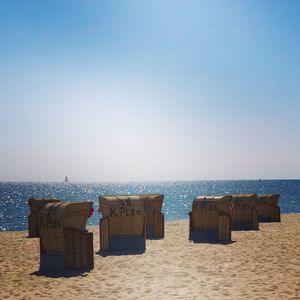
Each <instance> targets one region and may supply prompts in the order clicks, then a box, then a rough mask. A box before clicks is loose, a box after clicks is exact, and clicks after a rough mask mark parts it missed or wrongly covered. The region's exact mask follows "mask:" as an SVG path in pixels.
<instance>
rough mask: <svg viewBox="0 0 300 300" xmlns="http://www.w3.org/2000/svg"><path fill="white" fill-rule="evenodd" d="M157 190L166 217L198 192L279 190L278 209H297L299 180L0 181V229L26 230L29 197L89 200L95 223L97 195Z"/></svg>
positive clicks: (177, 213)
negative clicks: (92, 208)
mask: <svg viewBox="0 0 300 300" xmlns="http://www.w3.org/2000/svg"><path fill="white" fill-rule="evenodd" d="M142 193H147V194H150V193H159V194H164V195H165V200H164V206H163V212H164V214H165V218H166V220H167V221H168V220H178V219H186V218H188V212H189V211H190V208H191V204H192V201H193V199H194V197H195V196H198V195H223V194H240V193H257V194H271V193H279V194H280V202H279V205H280V207H281V212H282V213H300V180H224V181H222V180H216V181H172V182H171V181H170V182H168V181H165V182H129V183H118V182H115V183H113V182H112V183H39V182H31V183H25V182H19V183H17V182H15V183H14V182H2V183H0V231H5V230H26V229H27V216H28V213H29V207H28V205H27V201H28V199H29V198H32V197H39V198H46V197H57V198H59V199H60V200H61V201H83V200H90V201H93V203H94V204H93V207H94V210H95V212H94V214H93V216H92V217H91V218H90V219H89V221H88V224H89V225H96V224H98V222H99V218H100V215H99V213H98V208H99V196H100V195H127V194H142Z"/></svg>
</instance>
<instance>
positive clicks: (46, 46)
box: [0, 0, 300, 181]
mask: <svg viewBox="0 0 300 300" xmlns="http://www.w3.org/2000/svg"><path fill="white" fill-rule="evenodd" d="M299 15H300V1H293V0H291V1H275V0H274V1H258V0H253V1H214V0H209V1H192V0H190V1H84V0H82V1H76V0H75V1H46V0H45V1H39V0H35V1H1V0H0V181H62V180H63V179H64V176H65V175H67V176H68V177H69V178H70V180H71V181H102V180H103V181H123V180H124V181H131V180H197V179H257V178H266V179H268V178H269V179H273V178H281V179H284V178H300V18H299Z"/></svg>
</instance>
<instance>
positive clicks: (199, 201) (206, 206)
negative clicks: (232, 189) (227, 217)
mask: <svg viewBox="0 0 300 300" xmlns="http://www.w3.org/2000/svg"><path fill="white" fill-rule="evenodd" d="M231 200H232V197H231V196H230V195H224V196H198V197H196V198H195V199H194V201H193V204H192V210H193V211H194V210H195V211H197V210H222V209H226V208H227V206H229V204H230V202H231Z"/></svg>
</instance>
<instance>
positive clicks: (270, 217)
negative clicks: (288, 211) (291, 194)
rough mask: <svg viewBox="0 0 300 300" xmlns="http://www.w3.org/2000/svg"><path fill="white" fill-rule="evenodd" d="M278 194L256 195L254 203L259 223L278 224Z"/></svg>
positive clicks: (279, 218)
mask: <svg viewBox="0 0 300 300" xmlns="http://www.w3.org/2000/svg"><path fill="white" fill-rule="evenodd" d="M278 201H279V194H271V195H257V198H256V200H255V202H254V205H255V208H256V209H257V213H258V221H259V222H280V220H281V217H280V207H279V206H278Z"/></svg>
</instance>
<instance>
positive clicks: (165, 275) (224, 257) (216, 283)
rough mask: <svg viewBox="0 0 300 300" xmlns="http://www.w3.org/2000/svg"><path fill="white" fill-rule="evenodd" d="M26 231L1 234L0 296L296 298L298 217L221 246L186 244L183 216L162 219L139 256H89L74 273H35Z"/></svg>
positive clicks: (35, 255)
mask: <svg viewBox="0 0 300 300" xmlns="http://www.w3.org/2000/svg"><path fill="white" fill-rule="evenodd" d="M92 230H93V232H94V250H95V252H97V251H98V250H99V236H98V228H97V227H93V228H92ZM26 236H27V232H24V231H23V232H22V231H19V232H2V233H0V284H1V285H0V299H40V298H48V299H55V298H61V299H156V300H160V299H300V215H299V214H298V215H284V216H283V217H282V222H281V223H267V224H260V230H259V231H240V232H233V235H232V238H233V240H234V241H235V242H234V243H231V244H228V245H220V244H194V243H190V242H189V241H188V240H187V238H188V221H178V222H168V223H166V237H165V239H163V240H147V250H146V252H145V253H144V254H142V255H122V256H107V257H102V256H100V255H97V254H95V269H94V270H92V271H91V272H89V273H85V274H84V275H83V276H74V277H59V278H55V277H47V276H40V275H39V276H38V275H36V274H34V273H35V272H36V271H38V269H39V240H38V239H36V238H35V239H29V238H26Z"/></svg>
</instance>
